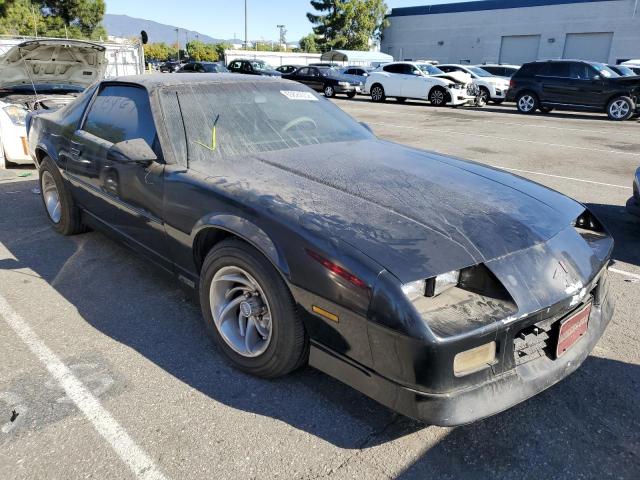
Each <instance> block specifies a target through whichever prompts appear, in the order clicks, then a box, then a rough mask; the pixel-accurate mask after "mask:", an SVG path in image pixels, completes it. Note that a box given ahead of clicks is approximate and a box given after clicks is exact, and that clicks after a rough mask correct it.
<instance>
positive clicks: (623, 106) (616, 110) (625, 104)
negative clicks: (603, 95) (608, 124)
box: [607, 96, 636, 122]
mask: <svg viewBox="0 0 640 480" xmlns="http://www.w3.org/2000/svg"><path fill="white" fill-rule="evenodd" d="M635 109H636V106H635V104H634V103H633V100H631V98H629V97H626V96H620V97H616V98H614V99H613V100H611V101H610V102H609V104H608V105H607V115H608V116H609V120H613V121H615V122H622V121H624V120H629V119H630V118H631V117H632V116H633V114H634V112H635Z"/></svg>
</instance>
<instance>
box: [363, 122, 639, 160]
mask: <svg viewBox="0 0 640 480" xmlns="http://www.w3.org/2000/svg"><path fill="white" fill-rule="evenodd" d="M367 123H368V124H369V125H380V126H383V127H394V128H403V129H406V130H420V131H424V130H425V127H410V126H407V125H395V124H392V123H374V122H367ZM429 132H440V133H451V134H455V135H459V134H460V131H459V130H444V129H440V128H432V127H429ZM465 135H468V136H471V137H480V138H490V139H491V140H504V141H506V142H520V143H531V144H534V145H544V146H545V147H558V148H570V149H574V150H587V151H590V152H598V153H608V154H615V155H631V156H634V157H640V153H635V152H621V151H620V150H603V149H599V148H589V147H577V146H574V145H563V144H561V143H547V142H537V141H535V140H522V139H519V138H508V137H498V136H496V135H483V134H481V133H470V132H465Z"/></svg>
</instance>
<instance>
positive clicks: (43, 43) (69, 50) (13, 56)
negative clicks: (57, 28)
mask: <svg viewBox="0 0 640 480" xmlns="http://www.w3.org/2000/svg"><path fill="white" fill-rule="evenodd" d="M105 50H106V49H105V47H104V46H102V45H99V44H97V43H91V42H84V41H79V40H66V39H42V40H29V41H26V42H23V43H20V44H18V45H15V46H13V47H11V48H10V49H9V50H8V51H7V52H5V53H4V55H2V57H0V167H6V166H7V165H10V164H28V163H32V159H31V156H30V155H29V151H28V145H27V133H26V130H25V119H26V116H27V113H28V112H29V111H31V110H42V109H44V110H52V109H56V108H60V107H61V106H63V105H66V104H67V103H69V102H70V101H72V100H73V99H74V98H75V97H77V96H78V95H79V94H80V92H82V91H83V90H84V89H85V88H87V87H88V86H89V85H91V84H93V83H94V82H96V81H98V80H101V79H102V78H103V76H104V73H105V70H106V65H107V62H106V58H105Z"/></svg>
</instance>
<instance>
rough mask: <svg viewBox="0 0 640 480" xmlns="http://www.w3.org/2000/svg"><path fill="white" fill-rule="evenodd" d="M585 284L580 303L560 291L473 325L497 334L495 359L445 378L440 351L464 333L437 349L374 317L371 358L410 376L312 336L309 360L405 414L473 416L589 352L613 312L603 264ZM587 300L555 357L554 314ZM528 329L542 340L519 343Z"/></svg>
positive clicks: (558, 316) (561, 316)
mask: <svg viewBox="0 0 640 480" xmlns="http://www.w3.org/2000/svg"><path fill="white" fill-rule="evenodd" d="M588 289H589V290H588V291H589V292H590V293H589V294H588V295H586V296H585V297H584V298H583V299H582V300H581V302H580V303H579V304H575V303H574V302H572V301H571V299H566V300H564V301H563V302H561V303H560V304H557V305H553V306H550V307H548V308H545V309H543V310H542V311H540V312H538V313H536V314H532V315H529V316H527V317H525V318H518V319H516V320H513V321H512V322H511V323H503V324H502V325H500V326H499V327H498V329H497V330H495V329H494V331H493V332H489V331H487V330H486V329H484V330H483V331H478V332H477V333H475V332H474V334H473V340H474V341H476V342H477V343H484V342H486V341H489V340H495V341H496V342H497V345H498V354H499V357H498V358H499V362H498V363H497V364H496V365H494V366H492V367H491V368H487V369H485V370H484V371H482V372H478V373H477V374H474V375H469V376H468V377H462V378H459V379H457V380H455V381H452V380H451V379H446V377H447V375H449V376H450V374H447V373H446V372H447V371H449V372H451V370H452V367H453V365H452V362H451V358H449V357H447V356H446V355H445V354H443V353H444V352H446V350H451V349H453V350H456V349H458V346H459V345H460V344H462V343H463V342H466V341H467V340H468V338H467V339H465V340H455V341H454V342H453V344H449V345H448V346H447V347H446V348H444V349H442V350H441V349H439V348H438V347H436V346H435V345H425V344H424V343H422V342H420V341H419V340H417V339H413V338H409V337H405V336H403V335H397V334H394V333H393V332H391V331H389V330H388V329H386V328H384V327H380V326H376V325H373V324H370V325H369V337H370V342H371V349H372V354H373V356H374V359H376V360H377V362H378V363H385V362H386V363H387V365H390V364H392V365H393V366H394V367H397V374H393V376H396V378H399V377H400V376H404V378H405V382H406V381H409V380H410V383H401V382H400V381H399V380H394V379H393V378H391V375H383V374H381V373H380V372H381V371H382V370H384V369H376V370H375V371H374V370H372V369H370V368H367V367H365V366H363V365H361V364H358V363H356V362H354V361H352V360H351V359H349V358H347V357H345V356H344V355H340V354H338V353H336V352H334V351H332V350H329V349H327V348H326V347H325V346H322V345H319V344H316V343H315V342H312V345H311V351H310V358H309V363H310V364H311V365H312V366H314V367H316V368H318V369H320V370H322V371H324V372H326V373H328V374H329V375H332V376H333V377H335V378H337V379H339V380H341V381H342V382H344V383H347V384H348V385H351V386H352V387H354V388H356V389H357V390H359V391H361V392H362V393H364V394H366V395H368V396H370V397H371V398H373V399H374V400H376V401H378V402H380V403H381V404H383V405H385V406H387V407H389V408H391V409H393V410H395V411H397V412H399V413H402V414H403V415H406V416H408V417H411V418H414V419H417V420H420V421H422V422H425V423H427V424H430V425H441V426H455V425H463V424H467V423H471V422H474V421H477V420H480V419H482V418H485V417H488V416H491V415H494V414H497V413H499V412H502V411H504V410H506V409H508V408H510V407H512V406H514V405H517V404H518V403H520V402H523V401H524V400H526V399H528V398H530V397H532V396H534V395H536V394H538V393H540V392H542V391H543V390H545V389H547V388H549V387H551V386H552V385H554V384H555V383H557V382H559V381H560V380H562V379H563V378H565V377H566V376H568V375H569V374H571V373H572V372H574V371H575V370H576V369H577V368H578V367H579V366H580V365H581V364H582V362H583V361H584V360H585V359H586V358H587V357H588V356H589V353H590V352H591V351H592V350H593V348H594V346H595V345H596V343H597V342H598V340H599V339H600V337H601V336H602V334H603V332H604V331H605V329H606V327H607V325H608V324H609V321H610V320H611V317H612V315H613V303H612V300H611V297H610V295H608V288H607V272H606V270H603V271H602V272H601V273H600V274H599V275H598V276H597V278H594V280H593V282H592V283H591V284H590V285H589V286H588ZM589 304H590V305H591V314H590V316H589V323H588V329H587V331H586V332H585V333H584V335H583V336H582V337H580V339H579V340H577V341H576V343H575V344H573V345H572V346H571V347H570V348H569V349H568V350H567V351H566V353H564V354H563V355H562V356H561V357H560V358H555V351H556V345H557V342H558V337H557V335H558V333H559V326H560V322H562V321H563V320H565V319H567V318H569V317H571V316H572V315H574V314H575V312H577V311H579V310H580V309H582V308H584V307H585V305H589ZM498 323H500V322H498ZM542 330H544V332H542ZM533 331H540V332H541V334H543V335H545V338H546V340H545V341H546V344H545V345H544V346H540V344H539V343H538V344H537V345H538V347H535V348H529V347H530V345H536V342H537V340H534V341H533V342H532V343H530V344H529V345H527V344H524V345H523V344H522V339H525V338H528V337H529V335H530V334H531V332H533ZM536 335H537V333H536ZM541 338H542V337H541ZM527 341H529V340H527ZM383 352H386V353H383ZM376 360H374V363H376ZM409 372H413V373H409ZM413 375H415V376H413ZM412 376H413V378H411V377H412ZM427 379H428V380H427ZM443 379H444V380H443ZM427 383H431V384H433V385H439V386H438V387H436V388H434V389H432V390H430V391H427V389H426V388H424V387H421V386H420V385H426V384H427Z"/></svg>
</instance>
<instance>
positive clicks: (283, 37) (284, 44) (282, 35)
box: [276, 25, 287, 50]
mask: <svg viewBox="0 0 640 480" xmlns="http://www.w3.org/2000/svg"><path fill="white" fill-rule="evenodd" d="M276 26H277V27H278V30H280V46H281V47H283V48H284V49H285V50H286V49H287V29H286V25H276Z"/></svg>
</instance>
